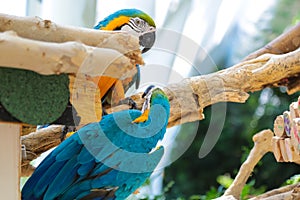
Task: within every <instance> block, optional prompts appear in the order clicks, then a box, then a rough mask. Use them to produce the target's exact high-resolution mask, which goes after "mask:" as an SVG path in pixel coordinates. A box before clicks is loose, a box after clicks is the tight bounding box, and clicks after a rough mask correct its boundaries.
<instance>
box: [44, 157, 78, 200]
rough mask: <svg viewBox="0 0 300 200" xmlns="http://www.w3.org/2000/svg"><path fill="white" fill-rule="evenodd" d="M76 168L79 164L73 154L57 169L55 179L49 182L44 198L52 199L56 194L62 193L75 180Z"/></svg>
mask: <svg viewBox="0 0 300 200" xmlns="http://www.w3.org/2000/svg"><path fill="white" fill-rule="evenodd" d="M78 168H79V164H78V163H77V158H76V157H75V156H74V157H73V158H72V159H70V160H69V161H68V162H66V163H65V165H64V166H63V167H62V168H61V169H59V172H58V173H57V175H56V177H55V179H54V180H53V181H52V182H50V185H49V187H48V189H47V192H46V193H45V195H44V198H45V199H54V198H55V197H56V196H57V194H61V193H63V192H64V191H65V190H66V189H67V188H68V187H69V185H71V184H72V183H73V182H74V181H75V180H76V178H77V169H78Z"/></svg>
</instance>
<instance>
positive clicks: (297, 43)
mask: <svg viewBox="0 0 300 200" xmlns="http://www.w3.org/2000/svg"><path fill="white" fill-rule="evenodd" d="M299 47H300V23H298V24H297V25H296V26H294V27H292V28H291V29H289V30H288V31H287V32H285V33H283V34H281V35H280V36H278V37H277V38H275V39H274V40H272V41H271V42H270V43H268V44H267V45H265V46H264V47H262V48H261V49H258V50H257V51H255V52H253V53H251V54H250V55H248V56H247V57H246V58H245V59H244V60H251V59H254V58H257V57H258V56H260V55H263V54H266V53H272V54H284V53H288V52H291V51H295V50H296V49H298V48H299Z"/></svg>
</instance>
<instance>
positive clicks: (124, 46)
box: [0, 14, 140, 57]
mask: <svg viewBox="0 0 300 200" xmlns="http://www.w3.org/2000/svg"><path fill="white" fill-rule="evenodd" d="M11 30H13V31H15V32H16V33H17V34H18V35H19V36H20V37H24V38H28V39H32V40H40V41H45V42H56V43H62V42H69V41H80V42H82V43H84V44H86V45H88V46H94V47H101V48H110V49H115V50H117V51H119V52H120V53H122V54H126V53H128V52H134V51H136V50H138V49H139V39H138V38H137V37H134V36H132V35H130V34H127V33H125V32H121V31H120V32H118V31H100V30H94V29H88V28H81V27H73V26H61V25H58V24H56V23H54V22H52V21H50V20H43V19H41V18H38V17H19V16H13V15H7V14H0V32H5V31H11ZM139 57H140V56H139Z"/></svg>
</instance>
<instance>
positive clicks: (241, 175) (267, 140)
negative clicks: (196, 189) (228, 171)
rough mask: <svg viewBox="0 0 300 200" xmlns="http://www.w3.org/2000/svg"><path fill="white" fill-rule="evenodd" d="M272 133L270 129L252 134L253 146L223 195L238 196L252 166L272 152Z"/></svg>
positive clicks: (237, 197) (252, 168)
mask: <svg viewBox="0 0 300 200" xmlns="http://www.w3.org/2000/svg"><path fill="white" fill-rule="evenodd" d="M273 135H274V134H273V132H272V131H271V130H264V131H261V132H260V133H257V134H256V135H254V136H253V142H254V147H253V148H252V149H251V151H250V153H249V155H248V158H247V160H246V161H245V162H244V163H243V164H242V166H241V167H240V170H239V172H238V174H237V176H236V177H235V179H234V181H233V183H232V184H231V185H230V187H229V188H228V189H227V190H226V191H225V194H224V196H231V195H232V196H234V197H235V198H236V199H239V198H240V195H241V193H242V190H243V188H244V186H245V184H246V182H247V180H248V178H249V177H250V175H251V173H252V171H253V170H254V167H255V166H256V165H257V163H258V162H259V161H260V160H261V158H262V157H263V156H264V155H265V154H266V153H268V152H272V137H273Z"/></svg>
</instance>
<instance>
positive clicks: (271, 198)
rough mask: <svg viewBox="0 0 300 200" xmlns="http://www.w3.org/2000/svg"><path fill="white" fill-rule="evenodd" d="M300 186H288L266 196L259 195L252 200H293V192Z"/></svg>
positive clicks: (272, 191)
mask: <svg viewBox="0 0 300 200" xmlns="http://www.w3.org/2000/svg"><path fill="white" fill-rule="evenodd" d="M298 186H299V184H298V183H297V184H293V185H286V186H283V187H280V188H277V189H274V190H271V191H268V192H266V193H264V194H261V195H258V196H256V197H253V198H251V199H250V200H259V199H263V200H277V199H292V198H291V196H292V193H293V190H294V189H295V188H296V187H298Z"/></svg>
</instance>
